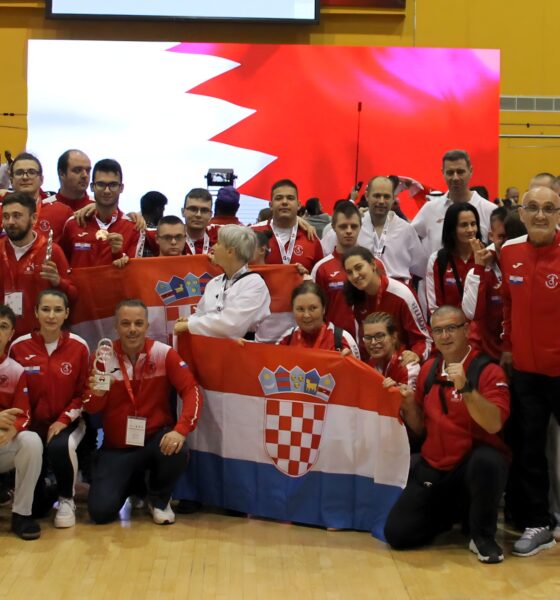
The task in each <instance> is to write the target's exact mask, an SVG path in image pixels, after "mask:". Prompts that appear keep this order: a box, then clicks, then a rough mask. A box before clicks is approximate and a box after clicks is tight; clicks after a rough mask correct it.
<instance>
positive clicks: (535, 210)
mask: <svg viewBox="0 0 560 600" xmlns="http://www.w3.org/2000/svg"><path fill="white" fill-rule="evenodd" d="M521 207H522V208H523V210H525V211H527V212H528V213H529V214H530V215H533V216H537V215H538V214H539V212H541V211H542V214H543V215H545V216H546V217H552V215H554V214H555V213H557V212H558V211H559V210H560V207H556V206H554V205H553V204H546V205H545V206H539V205H538V204H522V205H521Z"/></svg>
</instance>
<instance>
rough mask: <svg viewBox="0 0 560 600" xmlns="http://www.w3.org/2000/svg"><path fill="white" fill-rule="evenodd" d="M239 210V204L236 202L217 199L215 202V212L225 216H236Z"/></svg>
mask: <svg viewBox="0 0 560 600" xmlns="http://www.w3.org/2000/svg"><path fill="white" fill-rule="evenodd" d="M238 210H239V204H235V202H228V201H227V200H219V199H216V202H214V213H216V214H220V215H223V216H225V217H235V215H236V214H237V211H238Z"/></svg>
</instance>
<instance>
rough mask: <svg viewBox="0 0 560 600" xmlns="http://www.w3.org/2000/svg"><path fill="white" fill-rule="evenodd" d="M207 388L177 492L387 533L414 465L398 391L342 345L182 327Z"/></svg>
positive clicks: (181, 342)
mask: <svg viewBox="0 0 560 600" xmlns="http://www.w3.org/2000/svg"><path fill="white" fill-rule="evenodd" d="M177 344H178V350H179V353H180V354H181V356H182V357H183V358H184V359H185V360H186V361H188V363H189V366H190V368H191V369H192V370H193V372H194V374H195V376H196V377H197V379H198V381H199V383H200V384H201V386H202V387H203V389H204V393H205V404H204V410H203V411H202V414H201V418H200V421H199V423H198V427H197V429H196V430H195V431H194V432H193V433H191V434H190V435H189V437H188V444H189V448H190V449H191V460H190V463H189V467H188V469H187V472H186V474H185V476H184V478H183V479H182V480H181V481H180V482H179V484H178V486H177V488H176V493H175V496H176V497H178V498H184V499H191V500H199V501H201V502H202V503H204V504H207V505H212V506H220V507H224V508H229V509H233V510H238V511H241V512H244V513H248V514H252V515H256V516H261V517H268V518H273V519H278V520H282V521H293V522H297V523H307V524H312V525H319V526H323V527H332V528H337V529H357V530H362V531H370V532H371V533H372V534H373V535H375V536H376V537H378V538H380V539H384V537H383V528H384V524H385V520H386V517H387V514H388V512H389V510H390V509H391V507H392V506H393V504H394V502H395V501H396V499H397V498H398V496H399V495H400V493H401V490H402V488H403V487H404V485H405V483H406V479H407V476H408V469H409V462H410V450H409V444H408V438H407V435H406V430H405V427H404V426H403V424H402V422H400V420H399V417H398V415H399V407H400V394H399V393H398V391H397V390H395V389H393V390H391V391H389V390H385V389H384V388H383V387H382V381H383V378H382V377H381V376H380V375H379V374H378V373H376V372H375V371H374V370H373V369H371V368H370V367H369V366H368V365H365V364H364V363H361V362H359V361H357V360H355V359H353V358H350V357H342V356H341V355H340V353H338V352H331V351H326V350H309V349H304V348H295V347H287V346H273V345H266V344H254V343H245V345H243V346H240V345H238V343H237V342H235V341H232V340H224V339H217V338H207V337H201V336H191V335H188V334H184V335H180V336H178V339H177Z"/></svg>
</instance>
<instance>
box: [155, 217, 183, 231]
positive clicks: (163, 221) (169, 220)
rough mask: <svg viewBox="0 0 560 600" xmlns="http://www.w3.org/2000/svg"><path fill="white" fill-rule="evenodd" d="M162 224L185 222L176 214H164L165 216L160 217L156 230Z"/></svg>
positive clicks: (181, 223) (180, 223)
mask: <svg viewBox="0 0 560 600" xmlns="http://www.w3.org/2000/svg"><path fill="white" fill-rule="evenodd" d="M162 225H185V222H184V221H183V219H181V218H179V217H177V216H176V215H165V217H161V219H160V220H159V221H158V224H157V228H158V231H159V228H160V227H161V226H162Z"/></svg>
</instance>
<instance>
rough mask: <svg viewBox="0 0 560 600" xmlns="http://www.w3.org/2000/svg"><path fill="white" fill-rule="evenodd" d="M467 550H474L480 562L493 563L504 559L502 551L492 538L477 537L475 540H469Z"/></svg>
mask: <svg viewBox="0 0 560 600" xmlns="http://www.w3.org/2000/svg"><path fill="white" fill-rule="evenodd" d="M469 550H470V551H471V552H474V553H475V554H476V556H477V558H478V560H479V561H480V562H482V563H487V564H489V565H494V564H496V563H501V562H502V561H503V560H504V552H503V550H502V549H501V548H500V546H498V544H497V543H496V540H495V539H494V538H486V539H478V540H477V541H476V542H475V541H474V540H471V541H470V544H469Z"/></svg>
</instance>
